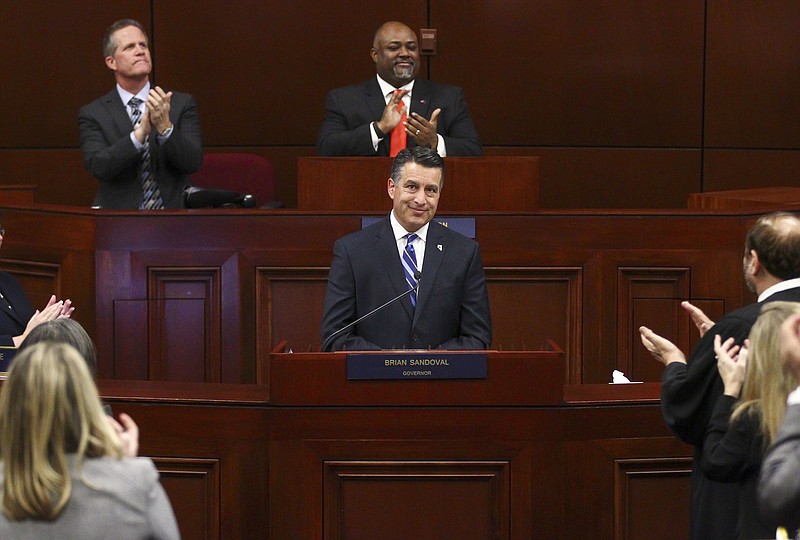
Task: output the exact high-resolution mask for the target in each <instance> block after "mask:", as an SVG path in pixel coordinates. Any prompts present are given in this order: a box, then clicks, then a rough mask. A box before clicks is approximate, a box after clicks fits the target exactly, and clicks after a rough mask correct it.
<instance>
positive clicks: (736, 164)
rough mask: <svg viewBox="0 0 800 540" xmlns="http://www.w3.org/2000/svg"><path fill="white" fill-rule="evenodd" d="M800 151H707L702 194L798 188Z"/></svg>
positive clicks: (704, 161) (704, 160)
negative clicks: (780, 187) (705, 192)
mask: <svg viewBox="0 0 800 540" xmlns="http://www.w3.org/2000/svg"><path fill="white" fill-rule="evenodd" d="M798 169H800V151H797V150H792V149H786V150H749V149H713V148H712V149H708V150H706V152H705V157H704V159H703V191H725V190H733V189H749V188H771V187H777V186H797V170H798Z"/></svg>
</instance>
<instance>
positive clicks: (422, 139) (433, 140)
mask: <svg viewBox="0 0 800 540" xmlns="http://www.w3.org/2000/svg"><path fill="white" fill-rule="evenodd" d="M440 112H442V109H436V110H435V111H433V114H432V115H431V118H430V120H426V119H425V117H424V116H420V115H419V114H417V113H411V116H410V117H409V118H408V121H407V122H406V133H408V136H409V137H411V138H413V139H414V142H416V143H417V146H427V147H428V148H433V149H434V150H436V147H437V146H438V145H439V137H438V136H437V135H436V124H437V118H439V113H440Z"/></svg>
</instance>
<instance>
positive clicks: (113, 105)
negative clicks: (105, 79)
mask: <svg viewBox="0 0 800 540" xmlns="http://www.w3.org/2000/svg"><path fill="white" fill-rule="evenodd" d="M103 102H104V104H105V106H106V109H108V114H109V115H110V116H111V118H112V119H113V120H114V125H115V126H116V128H117V131H119V133H120V134H124V133H130V132H131V129H133V124H132V123H131V117H130V115H129V114H128V110H127V108H126V107H125V105H124V104H123V103H122V100H121V99H120V97H119V93H118V92H117V90H116V89H114V90H112V91H111V92H109V93H108V94H106V95H105V96H104V97H103Z"/></svg>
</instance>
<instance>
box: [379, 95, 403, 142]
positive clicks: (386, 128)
mask: <svg viewBox="0 0 800 540" xmlns="http://www.w3.org/2000/svg"><path fill="white" fill-rule="evenodd" d="M406 94H408V90H397V91H395V93H394V94H392V97H391V98H390V99H389V103H387V104H386V107H385V108H384V109H383V115H381V119H380V120H378V121H377V122H376V125H377V126H378V129H379V130H381V132H382V133H385V134H386V135H388V134H389V133H391V132H392V130H393V129H394V128H395V126H396V125H397V124H399V123H400V120H401V119H402V118H403V112H404V111H405V105H403V107H402V108H401V109H400V110H398V109H397V105H398V104H402V103H403V96H405V95H406Z"/></svg>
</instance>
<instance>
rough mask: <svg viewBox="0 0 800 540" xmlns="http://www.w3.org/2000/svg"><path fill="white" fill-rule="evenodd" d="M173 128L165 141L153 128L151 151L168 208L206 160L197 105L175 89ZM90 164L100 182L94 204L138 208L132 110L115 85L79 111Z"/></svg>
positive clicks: (138, 157)
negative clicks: (126, 105)
mask: <svg viewBox="0 0 800 540" xmlns="http://www.w3.org/2000/svg"><path fill="white" fill-rule="evenodd" d="M169 117H170V120H172V125H173V126H174V129H173V131H172V134H171V135H170V136H169V138H168V139H167V140H166V141H165V142H164V144H163V145H161V144H159V143H158V142H156V135H157V134H156V132H155V130H153V131H152V132H151V134H150V156H151V163H152V167H153V173H154V174H155V177H156V181H157V182H158V188H159V190H160V191H161V197H162V199H163V200H164V205H165V206H166V207H167V208H180V206H181V199H182V197H181V196H182V193H183V190H184V188H186V187H187V186H189V185H191V183H190V178H189V175H190V174H191V173H193V172H195V171H197V170H198V169H199V168H200V165H201V164H202V162H203V146H202V142H201V140H200V121H199V118H198V116H197V105H196V104H195V101H194V98H193V97H192V96H190V95H189V94H183V93H180V92H174V93H173V94H172V99H171V101H170V112H169ZM78 126H79V128H80V139H81V150H83V159H84V161H85V163H86V170H88V171H89V172H90V173H91V174H92V176H94V177H95V178H97V180H99V182H100V187H99V190H98V191H97V195H96V196H95V199H94V204H95V205H99V206H101V207H103V208H139V203H140V202H141V200H142V187H141V181H140V178H139V164H140V161H141V154H140V152H139V151H138V150H137V149H136V147H135V146H134V145H133V143H132V142H131V140H130V133H131V131H132V130H133V125H132V124H131V120H130V116H128V112H127V110H126V107H125V105H124V104H123V103H122V100H121V99H120V97H119V93H118V92H117V90H116V88H114V90H112V91H111V92H109V93H108V94H106V95H105V96H103V97H101V98H98V99H96V100H94V101H93V102H91V103H90V104H88V105H86V106H85V107H82V108H81V110H80V113H79V114H78Z"/></svg>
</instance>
